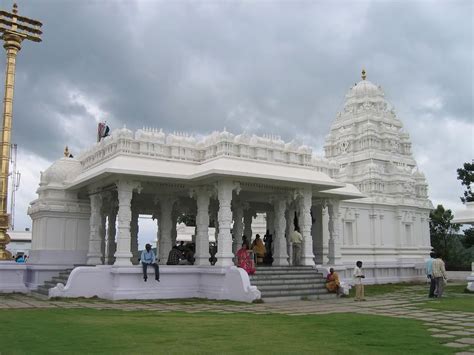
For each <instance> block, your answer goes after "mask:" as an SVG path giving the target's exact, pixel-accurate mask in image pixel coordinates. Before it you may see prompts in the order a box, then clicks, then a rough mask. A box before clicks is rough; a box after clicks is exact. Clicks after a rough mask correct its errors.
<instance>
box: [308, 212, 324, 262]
mask: <svg viewBox="0 0 474 355" xmlns="http://www.w3.org/2000/svg"><path fill="white" fill-rule="evenodd" d="M311 213H312V215H313V219H314V223H313V225H312V227H311V236H312V238H313V254H314V261H315V263H316V265H322V264H323V263H324V259H323V247H324V244H323V223H322V222H323V205H322V204H317V205H315V206H312V207H311Z"/></svg>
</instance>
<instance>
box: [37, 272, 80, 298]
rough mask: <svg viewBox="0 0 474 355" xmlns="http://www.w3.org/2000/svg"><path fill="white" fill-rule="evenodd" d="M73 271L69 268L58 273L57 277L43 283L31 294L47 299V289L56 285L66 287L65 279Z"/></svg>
mask: <svg viewBox="0 0 474 355" xmlns="http://www.w3.org/2000/svg"><path fill="white" fill-rule="evenodd" d="M73 269H74V268H70V269H64V270H63V271H60V272H59V275H58V276H54V277H53V278H52V279H51V280H49V281H45V282H44V283H43V284H42V285H41V286H38V288H37V289H36V290H35V291H32V293H34V294H39V295H41V296H43V297H44V296H46V297H47V296H48V295H49V289H50V288H53V287H55V286H56V284H58V283H62V284H63V285H66V283H67V279H68V278H69V275H70V274H71V272H72V270H73Z"/></svg>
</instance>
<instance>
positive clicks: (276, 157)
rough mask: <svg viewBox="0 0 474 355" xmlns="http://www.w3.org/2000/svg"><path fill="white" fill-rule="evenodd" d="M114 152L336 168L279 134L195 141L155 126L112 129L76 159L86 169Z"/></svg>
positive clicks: (330, 171) (326, 170) (323, 169)
mask: <svg viewBox="0 0 474 355" xmlns="http://www.w3.org/2000/svg"><path fill="white" fill-rule="evenodd" d="M116 155H132V156H137V157H139V156H141V157H144V156H146V157H150V158H155V159H160V160H161V159H162V160H177V161H187V162H189V163H203V162H206V161H209V160H212V159H215V158H218V157H222V156H227V157H236V158H241V159H249V160H257V161H262V162H268V163H274V164H285V165H293V166H304V167H312V168H314V170H316V171H319V172H323V173H326V174H328V175H330V176H333V175H334V174H335V173H336V171H337V170H338V169H339V166H337V165H336V164H334V163H331V162H329V161H328V160H326V159H324V158H321V157H317V156H315V155H313V154H312V151H311V149H310V148H309V147H306V146H298V145H296V144H295V143H286V144H285V143H284V142H283V141H281V139H279V137H276V138H275V137H257V136H252V137H246V138H245V139H244V138H242V137H239V136H237V137H236V136H234V135H231V134H230V133H228V132H225V131H224V132H214V133H213V134H212V135H210V136H208V137H206V138H204V140H203V141H197V140H196V139H194V138H193V137H190V136H188V135H185V134H176V133H175V134H168V135H165V134H164V133H163V132H161V131H159V132H158V131H156V130H138V131H137V132H135V135H133V133H132V132H131V131H129V130H127V129H125V128H124V129H120V130H116V131H114V132H113V133H112V135H111V136H110V137H106V138H104V139H102V140H101V141H100V142H99V143H96V144H95V145H94V146H93V147H91V148H90V149H89V150H87V151H85V152H83V153H82V154H81V155H80V156H79V157H78V159H79V160H80V162H81V164H82V167H83V169H84V170H88V169H90V168H92V167H94V166H96V165H98V164H100V163H102V162H104V161H106V160H108V159H110V158H112V157H114V156H116Z"/></svg>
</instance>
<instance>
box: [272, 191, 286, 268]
mask: <svg viewBox="0 0 474 355" xmlns="http://www.w3.org/2000/svg"><path fill="white" fill-rule="evenodd" d="M274 211H275V214H274V226H273V228H272V229H273V230H274V231H273V245H274V252H273V265H276V266H280V265H281V266H288V252H287V243H286V238H285V230H286V221H285V211H286V201H285V200H284V199H278V200H276V201H275V202H274ZM272 229H270V233H272V232H271V230H272Z"/></svg>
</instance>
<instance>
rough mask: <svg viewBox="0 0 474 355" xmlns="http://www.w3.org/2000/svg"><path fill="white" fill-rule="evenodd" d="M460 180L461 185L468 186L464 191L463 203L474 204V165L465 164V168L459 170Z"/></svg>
mask: <svg viewBox="0 0 474 355" xmlns="http://www.w3.org/2000/svg"><path fill="white" fill-rule="evenodd" d="M457 172H458V180H461V184H462V185H464V186H466V191H464V197H461V201H462V202H464V203H465V202H473V201H474V193H473V192H472V190H471V184H474V163H464V167H463V168H459V169H458V170H457Z"/></svg>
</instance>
